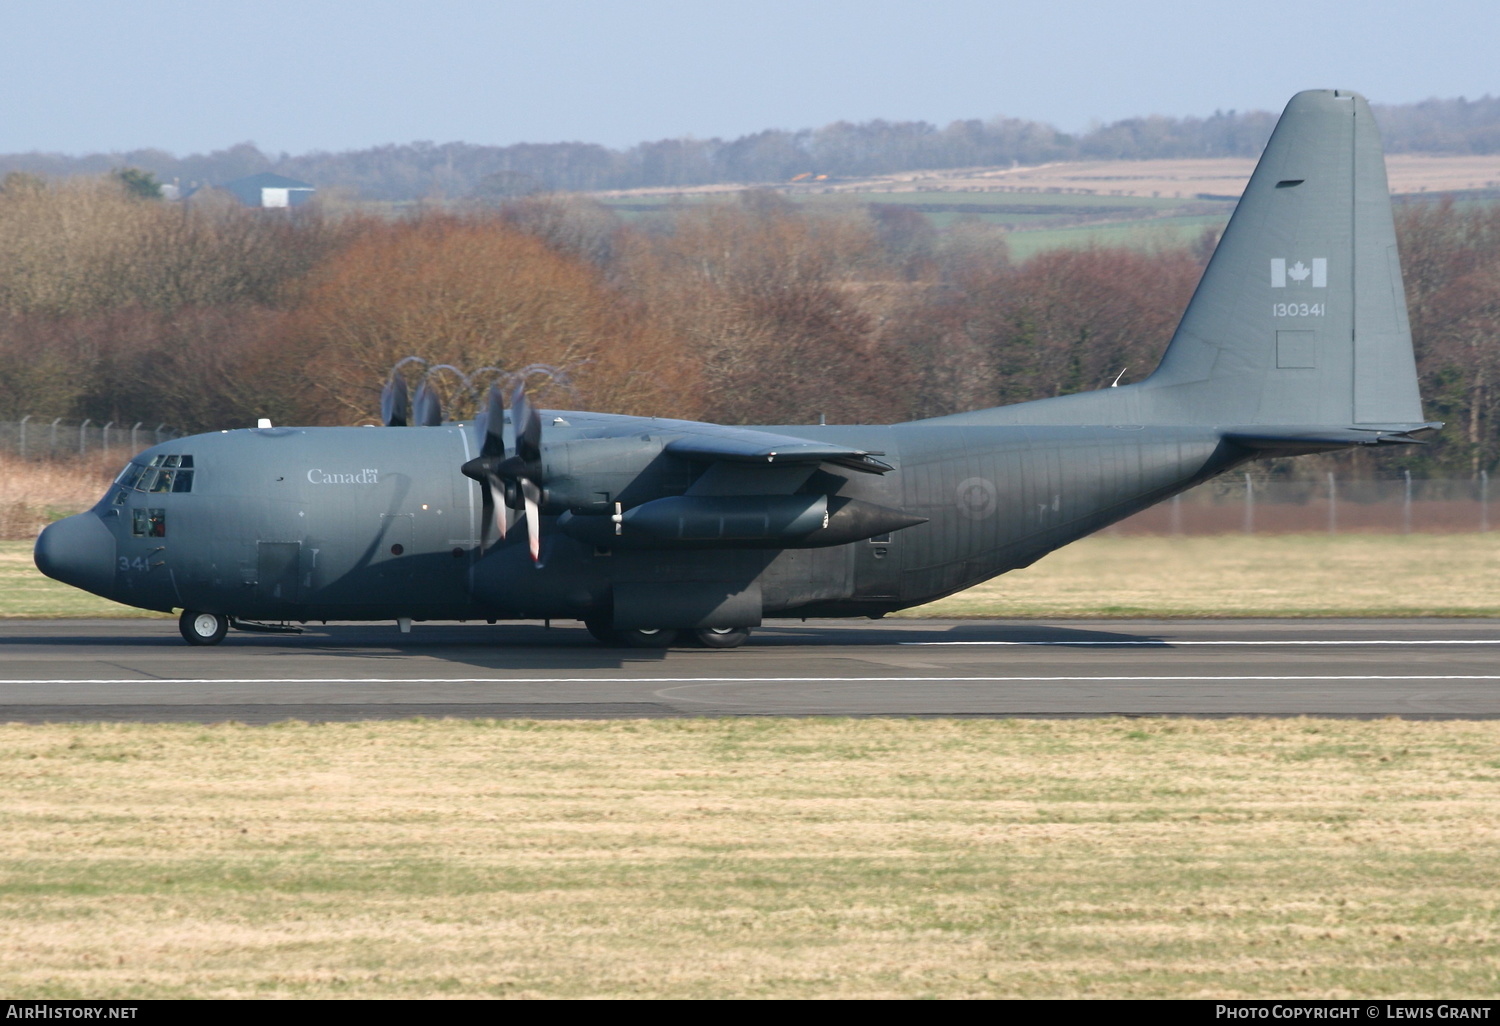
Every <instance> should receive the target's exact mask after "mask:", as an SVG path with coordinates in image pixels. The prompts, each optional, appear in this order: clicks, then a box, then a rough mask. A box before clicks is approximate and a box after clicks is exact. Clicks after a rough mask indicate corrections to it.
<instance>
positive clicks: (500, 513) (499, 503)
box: [485, 477, 510, 541]
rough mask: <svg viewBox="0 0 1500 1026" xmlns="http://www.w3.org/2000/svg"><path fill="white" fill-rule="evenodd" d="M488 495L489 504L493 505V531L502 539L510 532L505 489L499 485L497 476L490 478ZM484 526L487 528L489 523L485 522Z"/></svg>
mask: <svg viewBox="0 0 1500 1026" xmlns="http://www.w3.org/2000/svg"><path fill="white" fill-rule="evenodd" d="M489 497H490V505H491V506H492V507H494V514H493V517H494V521H495V531H496V532H497V533H498V534H499V535H500V540H501V541H504V540H505V536H506V534H508V533H509V532H510V507H509V506H507V505H506V504H505V489H504V488H502V487H500V479H499V478H497V477H491V478H490V490H489ZM485 527H486V529H488V527H489V525H488V524H486V525H485Z"/></svg>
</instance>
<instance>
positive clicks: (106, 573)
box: [32, 513, 115, 596]
mask: <svg viewBox="0 0 1500 1026" xmlns="http://www.w3.org/2000/svg"><path fill="white" fill-rule="evenodd" d="M32 558H33V559H35V560H36V568H37V569H38V570H40V571H41V572H42V573H44V574H46V575H47V576H48V577H51V578H52V579H53V580H58V581H62V582H63V583H64V584H71V585H73V587H75V588H82V589H83V590H84V591H91V592H93V593H94V594H95V595H105V596H107V595H108V593H109V592H110V591H111V590H112V589H113V587H114V583H115V536H114V535H112V534H110V533H109V528H107V527H105V526H104V521H102V520H100V519H99V518H98V517H96V516H95V515H94V514H92V513H80V514H78V515H77V516H72V517H64V518H63V519H62V520H59V521H58V522H57V523H55V524H49V525H48V526H47V528H46V530H44V531H42V533H41V534H40V535H39V536H38V537H37V540H36V550H35V551H34V552H33V553H32Z"/></svg>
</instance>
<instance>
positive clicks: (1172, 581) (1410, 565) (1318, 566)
mask: <svg viewBox="0 0 1500 1026" xmlns="http://www.w3.org/2000/svg"><path fill="white" fill-rule="evenodd" d="M900 615H908V616H944V617H948V616H999V617H1045V618H1063V617H1088V618H1092V617H1100V616H1105V617H1108V616H1144V617H1193V616H1257V617H1260V616H1497V615H1500V532H1490V533H1485V534H1480V533H1474V534H1406V535H1402V534H1347V535H1337V536H1333V537H1330V536H1328V535H1325V534H1290V535H1243V534H1225V535H1209V536H1203V537H1149V536H1148V537H1110V536H1108V535H1096V536H1095V537H1092V538H1085V539H1083V540H1082V541H1079V542H1075V543H1073V544H1072V545H1069V546H1067V547H1066V548H1063V549H1059V550H1058V551H1057V552H1054V553H1052V554H1051V555H1049V556H1047V557H1045V558H1043V559H1042V560H1040V561H1039V562H1037V563H1035V564H1033V565H1032V566H1030V567H1028V568H1026V569H1025V570H1015V571H1012V572H1011V573H1008V574H1005V575H1003V576H1001V577H997V578H995V579H994V580H991V581H988V582H986V583H985V584H981V585H979V586H978V587H977V588H971V589H969V590H968V591H964V592H960V593H958V594H957V595H953V596H950V597H949V598H946V599H942V600H940V601H938V602H934V603H931V604H930V605H926V606H919V607H917V608H915V609H911V610H908V611H906V612H905V613H903V614H900Z"/></svg>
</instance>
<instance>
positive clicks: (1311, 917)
mask: <svg viewBox="0 0 1500 1026" xmlns="http://www.w3.org/2000/svg"><path fill="white" fill-rule="evenodd" d="M1497 743H1500V723H1496V722H1403V721H1376V722H1352V721H1333V722H1330V721H1310V720H1259V721H1246V720H1241V721H1142V720H1134V721H1124V720H1093V721H1065V722H1046V721H967V722H954V721H889V720H866V721H854V722H850V721H831V720H792V721H788V720H721V721H704V720H687V721H653V722H619V721H616V722H603V723H598V722H596V723H587V722H584V723H567V722H551V723H529V722H515V721H512V722H500V723H494V722H488V723H467V722H457V721H444V722H404V723H400V722H396V723H392V722H387V723H356V724H329V725H323V726H308V725H302V724H288V725H284V726H282V727H272V728H246V727H238V726H232V725H221V726H217V727H208V728H205V727H200V726H184V725H150V726H144V725H136V726H93V727H78V726H68V727H65V726H56V727H20V726H10V727H4V728H0V775H3V779H4V787H5V790H6V793H7V795H8V797H7V800H6V802H5V803H4V806H3V809H0V825H3V829H0V991H3V992H4V993H6V994H8V995H10V996H12V997H16V998H40V997H78V996H89V997H235V996H283V997H329V996H357V997H417V996H424V997H425V996H452V997H488V996H549V997H584V996H640V997H648V996H650V997H707V996H724V997H728V996H799V997H810V996H843V997H882V996H885V997H890V996H906V997H910V996H948V997H961V996H967V997H977V996H1026V997H1041V996H1056V997H1075V996H1131V997H1150V996H1158V997H1161V996H1168V997H1199V996H1221V997H1231V996H1251V997H1267V996H1303V997H1332V996H1351V995H1358V996H1360V997H1375V996H1390V997H1395V996H1444V997H1493V996H1494V995H1496V993H1497V992H1500V918H1497V910H1500V897H1497V893H1496V890H1495V886H1494V881H1495V879H1496V875H1497V871H1500V858H1497V855H1496V852H1497V850H1500V804H1497V802H1496V797H1495V796H1496V785H1497V783H1500V760H1497V757H1496V756H1497V752H1500V746H1497Z"/></svg>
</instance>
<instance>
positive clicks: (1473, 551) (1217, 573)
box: [0, 532, 1500, 619]
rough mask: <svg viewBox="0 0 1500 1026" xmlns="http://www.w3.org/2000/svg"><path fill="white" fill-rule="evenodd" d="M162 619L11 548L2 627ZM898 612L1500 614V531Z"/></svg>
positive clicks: (1350, 544)
mask: <svg viewBox="0 0 1500 1026" xmlns="http://www.w3.org/2000/svg"><path fill="white" fill-rule="evenodd" d="M159 615H161V614H157V613H147V612H144V611H142V610H137V609H131V608H130V607H128V606H122V605H120V604H118V603H115V602H109V601H107V600H105V599H101V598H96V597H94V596H93V595H89V594H87V593H85V592H81V591H79V590H77V589H76V588H70V587H68V586H67V585H64V584H59V583H57V582H56V581H52V580H49V579H47V578H46V577H43V576H42V575H41V574H40V573H39V572H37V569H36V567H35V566H34V565H33V563H32V561H31V543H30V542H0V618H33V617H41V618H46V617H115V616H159ZM898 615H902V616H943V617H952V616H995V617H1007V618H1038V617H1039V618H1048V619H1062V618H1068V617H1082V618H1097V617H1110V616H1122V617H1125V616H1137V617H1201V616H1256V617H1261V616H1500V532H1494V533H1489V534H1408V535H1379V534H1359V535H1354V534H1351V535H1339V536H1336V537H1329V536H1327V535H1315V534H1310V535H1269V536H1268V535H1255V536H1246V535H1240V534H1229V535H1214V536H1208V537H1180V538H1172V537H1149V536H1147V537H1140V536H1136V537H1119V538H1115V537H1110V536H1108V535H1101V536H1096V537H1093V538H1085V539H1084V540H1082V541H1079V542H1075V543H1074V544H1072V545H1069V546H1068V547H1067V548H1064V549H1061V550H1059V551H1057V552H1054V553H1052V554H1051V555H1050V556H1047V557H1046V558H1044V559H1042V560H1041V561H1040V562H1038V563H1036V564H1034V565H1033V566H1031V567H1028V568H1027V569H1025V570H1016V571H1013V572H1011V573H1008V574H1005V575H1003V576H1001V577H997V578H995V579H994V580H992V581H989V582H987V583H985V584H982V585H980V586H979V587H977V588H972V589H970V590H968V591H965V592H960V593H959V594H957V595H953V596H950V597H949V598H946V599H942V600H940V601H938V602H934V603H931V604H930V605H926V606H918V607H916V608H915V609H911V610H907V611H905V612H904V613H901V614H898Z"/></svg>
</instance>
